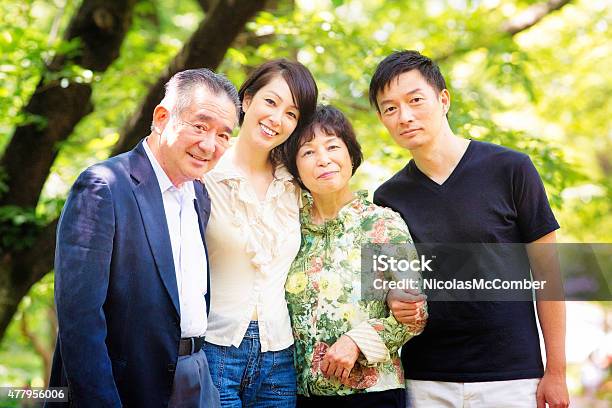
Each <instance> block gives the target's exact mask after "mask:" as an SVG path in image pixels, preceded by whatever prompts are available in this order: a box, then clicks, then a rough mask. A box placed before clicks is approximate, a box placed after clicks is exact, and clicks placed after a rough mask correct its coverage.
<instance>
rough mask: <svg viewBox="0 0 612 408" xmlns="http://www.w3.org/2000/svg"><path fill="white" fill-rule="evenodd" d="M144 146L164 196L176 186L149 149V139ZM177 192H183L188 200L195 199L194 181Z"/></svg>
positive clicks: (187, 183)
mask: <svg viewBox="0 0 612 408" xmlns="http://www.w3.org/2000/svg"><path fill="white" fill-rule="evenodd" d="M142 145H143V146H144V149H145V153H147V157H148V158H149V161H150V162H151V166H153V171H154V172H155V177H156V178H157V183H158V184H159V188H160V190H161V192H162V194H163V193H165V192H166V191H167V190H169V189H172V188H175V187H174V184H172V182H171V181H170V178H169V177H168V175H167V174H166V172H165V171H164V169H162V167H161V165H160V164H159V162H158V161H157V159H156V158H155V155H154V154H153V151H152V150H151V148H150V147H149V138H147V139H146V140H145V141H144V143H143V144H142ZM176 190H178V191H181V193H182V194H186V196H187V198H190V199H194V198H195V189H194V188H193V182H192V181H188V182H186V183H184V184H183V186H182V187H181V188H180V189H176Z"/></svg>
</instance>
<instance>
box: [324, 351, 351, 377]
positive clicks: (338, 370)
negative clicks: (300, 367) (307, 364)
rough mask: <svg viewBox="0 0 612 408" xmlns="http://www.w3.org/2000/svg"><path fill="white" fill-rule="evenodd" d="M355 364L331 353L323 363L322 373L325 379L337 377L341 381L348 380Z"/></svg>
mask: <svg viewBox="0 0 612 408" xmlns="http://www.w3.org/2000/svg"><path fill="white" fill-rule="evenodd" d="M353 365H354V363H353V364H351V363H350V362H348V361H345V360H344V359H342V358H340V357H335V356H333V355H332V354H330V353H329V352H328V353H327V354H326V355H325V357H323V361H321V372H322V373H323V375H324V376H325V378H331V377H336V378H338V379H339V380H346V379H347V378H348V377H349V375H350V374H351V370H352V369H353Z"/></svg>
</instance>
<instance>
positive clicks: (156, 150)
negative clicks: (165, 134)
mask: <svg viewBox="0 0 612 408" xmlns="http://www.w3.org/2000/svg"><path fill="white" fill-rule="evenodd" d="M160 142H161V136H160V134H159V133H154V132H151V133H150V134H149V136H147V138H146V139H145V141H144V143H146V144H147V145H148V146H149V149H151V153H153V157H155V160H157V163H158V164H159V167H161V168H162V170H163V171H164V173H166V176H168V179H169V180H170V182H171V183H172V185H174V187H176V188H181V187H182V186H183V184H185V181H186V180H184V179H182V178H179V177H176V175H175V174H173V173H172V172H169V171H168V166H167V164H166V162H165V161H164V160H163V156H162V154H161V152H160V147H159V145H160Z"/></svg>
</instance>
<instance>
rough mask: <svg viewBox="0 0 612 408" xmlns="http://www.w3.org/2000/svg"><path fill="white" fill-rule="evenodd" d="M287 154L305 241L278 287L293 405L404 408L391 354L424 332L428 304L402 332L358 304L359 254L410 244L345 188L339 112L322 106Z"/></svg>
mask: <svg viewBox="0 0 612 408" xmlns="http://www.w3.org/2000/svg"><path fill="white" fill-rule="evenodd" d="M286 154H287V158H288V159H286V161H287V168H288V170H289V171H290V172H291V173H292V174H293V176H294V177H295V178H296V179H297V180H298V182H299V183H300V184H301V187H302V188H303V189H305V191H304V193H303V195H302V199H303V204H304V205H303V207H302V209H301V213H300V217H301V224H302V226H301V229H302V243H301V247H300V251H299V253H298V255H297V257H296V259H295V260H294V262H293V264H292V266H291V268H290V269H289V274H288V277H287V284H286V287H285V289H286V294H287V303H288V307H289V312H290V315H291V322H292V326H293V333H294V337H295V347H296V369H297V377H298V406H300V407H310V406H313V407H314V406H327V404H330V406H331V404H333V406H334V407H336V408H339V407H343V406H346V407H349V406H350V407H359V406H363V407H374V406H375V407H403V406H405V391H404V382H403V373H402V368H401V364H400V360H399V357H398V353H397V351H398V349H399V348H400V347H401V346H402V345H403V344H404V343H405V342H406V341H407V340H408V339H410V338H411V337H413V336H415V335H417V334H419V333H420V332H421V331H422V330H423V327H424V325H425V320H426V306H425V304H424V302H423V303H422V304H421V305H420V308H419V309H418V311H419V315H418V316H417V318H416V319H415V322H414V323H413V324H411V325H403V324H401V323H399V322H397V321H396V320H395V318H394V317H393V316H390V314H389V310H388V308H387V307H386V305H385V303H384V301H383V300H382V299H380V300H368V301H366V300H362V299H361V246H362V245H364V244H369V243H372V244H384V243H411V242H412V239H411V237H410V233H409V232H408V228H407V227H406V224H405V223H404V222H403V221H402V219H401V218H400V216H399V215H398V214H397V213H395V212H393V211H391V210H389V209H386V208H382V207H378V206H376V205H374V204H372V203H370V202H369V201H368V200H367V199H366V196H367V194H366V193H365V192H358V193H353V192H352V191H351V189H350V188H349V186H348V183H349V180H350V178H351V176H352V175H353V174H354V173H355V170H356V169H357V167H359V165H360V163H361V161H362V153H361V149H360V146H359V143H358V142H357V140H356V138H355V134H354V132H353V129H352V127H351V125H350V123H349V122H348V120H347V119H346V118H345V116H344V115H343V114H342V113H341V112H340V111H339V110H337V109H335V108H333V107H331V106H319V107H318V108H317V111H316V113H315V116H314V119H313V122H312V123H311V124H310V125H309V126H308V127H306V128H305V129H303V130H302V131H301V132H300V134H299V136H298V137H297V138H295V139H294V140H292V141H291V142H290V143H289V144H288V145H287V150H286ZM290 159H293V160H290ZM404 247H405V246H404ZM411 256H414V257H416V253H415V252H414V251H412V252H411ZM321 404H323V405H321Z"/></svg>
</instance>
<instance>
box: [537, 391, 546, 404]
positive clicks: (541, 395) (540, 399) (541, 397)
mask: <svg viewBox="0 0 612 408" xmlns="http://www.w3.org/2000/svg"><path fill="white" fill-rule="evenodd" d="M536 401H537V408H546V399H545V398H544V393H543V392H540V390H538V392H536Z"/></svg>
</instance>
